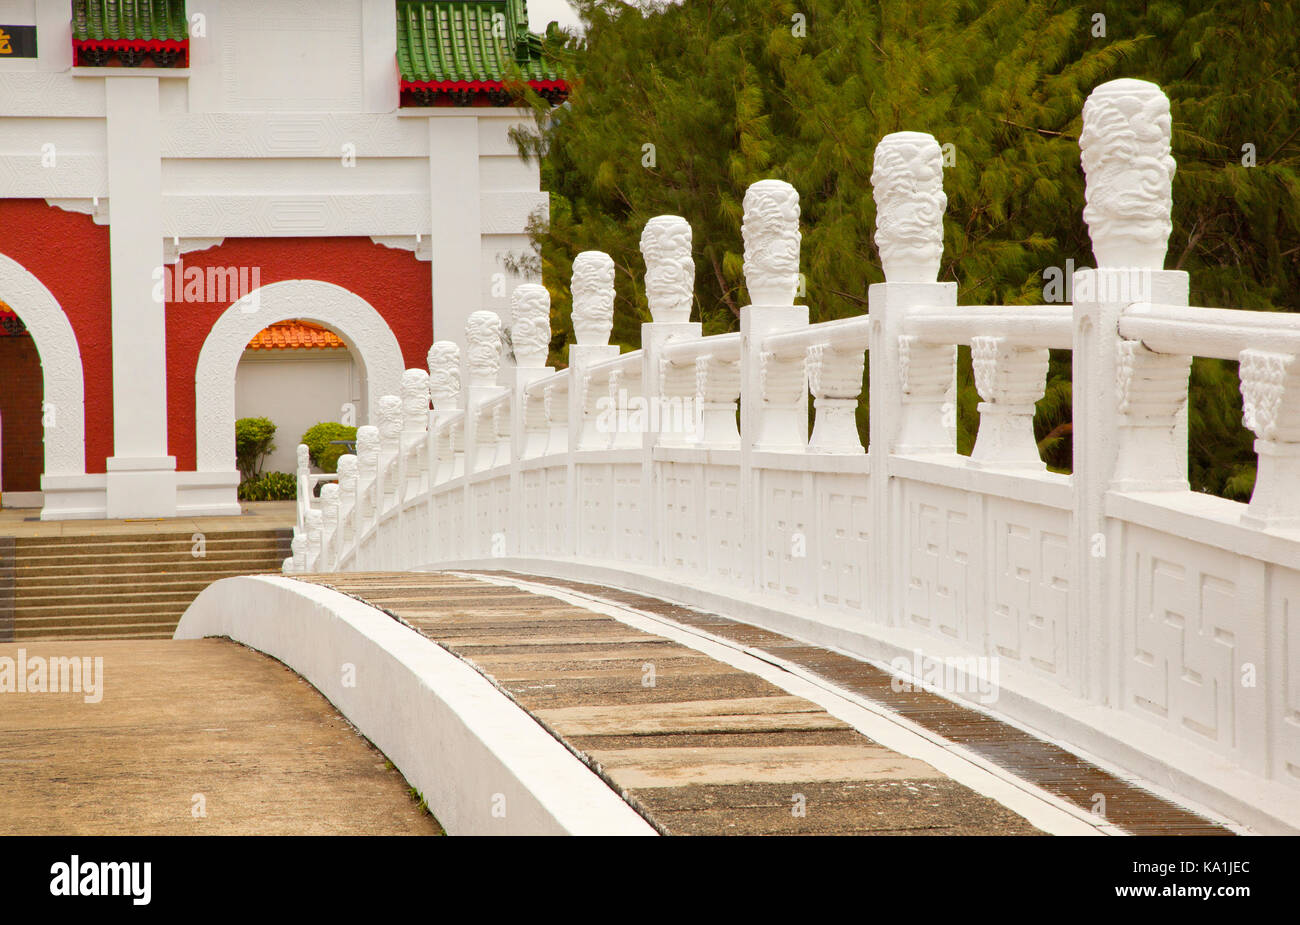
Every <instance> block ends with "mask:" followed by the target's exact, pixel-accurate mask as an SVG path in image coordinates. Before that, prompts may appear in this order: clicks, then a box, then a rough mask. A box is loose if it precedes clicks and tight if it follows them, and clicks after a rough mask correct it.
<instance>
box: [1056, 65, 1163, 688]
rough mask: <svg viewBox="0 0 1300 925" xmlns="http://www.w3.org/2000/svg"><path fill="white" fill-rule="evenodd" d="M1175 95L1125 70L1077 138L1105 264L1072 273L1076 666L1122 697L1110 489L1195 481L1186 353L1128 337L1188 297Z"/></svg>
mask: <svg viewBox="0 0 1300 925" xmlns="http://www.w3.org/2000/svg"><path fill="white" fill-rule="evenodd" d="M1170 130H1171V121H1170V115H1169V101H1168V99H1166V97H1165V95H1164V93H1162V92H1161V90H1160V88H1159V87H1157V86H1156V85H1155V84H1152V83H1147V82H1146V81H1141V80H1128V79H1125V80H1115V81H1111V82H1109V83H1105V84H1102V85H1101V86H1099V87H1097V88H1095V89H1094V90H1093V92H1092V94H1091V95H1090V96H1089V97H1088V101H1087V103H1086V104H1085V105H1084V107H1083V131H1082V133H1081V134H1080V136H1079V148H1080V153H1081V159H1082V162H1083V169H1084V174H1085V176H1086V181H1087V183H1086V190H1085V195H1086V198H1087V206H1086V207H1085V209H1084V212H1083V217H1084V221H1086V222H1087V224H1088V233H1089V235H1090V237H1091V238H1092V249H1093V253H1094V255H1095V256H1096V259H1097V269H1095V270H1088V269H1084V270H1079V271H1077V272H1076V273H1075V274H1074V279H1073V281H1072V284H1073V303H1074V357H1073V364H1074V370H1073V376H1074V388H1073V393H1074V417H1073V421H1074V475H1073V481H1074V488H1075V493H1074V496H1075V499H1076V500H1075V504H1076V509H1075V517H1074V524H1075V527H1074V529H1075V533H1074V535H1073V537H1072V542H1071V547H1072V550H1073V556H1074V565H1075V569H1074V571H1075V574H1076V575H1078V576H1079V581H1078V582H1077V585H1076V587H1073V588H1072V589H1071V608H1072V611H1073V612H1072V614H1071V621H1070V625H1071V639H1070V649H1071V652H1072V656H1071V664H1070V670H1071V674H1072V675H1073V676H1074V677H1076V678H1079V679H1080V681H1079V682H1078V686H1077V692H1078V693H1080V694H1082V695H1084V696H1086V697H1088V698H1090V699H1093V700H1095V701H1098V702H1111V703H1117V702H1118V700H1119V698H1120V696H1121V691H1120V687H1119V676H1118V672H1116V671H1115V670H1114V669H1113V667H1112V666H1114V665H1116V664H1118V662H1119V660H1120V658H1122V657H1123V656H1122V655H1121V651H1120V649H1121V647H1122V642H1121V639H1122V630H1121V628H1120V627H1119V625H1118V622H1117V621H1116V620H1115V619H1114V618H1113V617H1111V616H1110V614H1111V612H1112V609H1113V608H1112V604H1113V600H1112V599H1113V593H1112V584H1113V582H1114V581H1116V580H1118V579H1117V572H1116V570H1115V568H1114V560H1115V557H1116V556H1119V557H1121V560H1122V556H1123V550H1122V549H1118V548H1115V546H1116V544H1118V543H1119V542H1120V539H1121V534H1120V532H1119V531H1118V530H1114V529H1111V527H1110V526H1109V522H1108V520H1107V518H1106V515H1105V508H1104V504H1105V497H1106V493H1107V491H1108V490H1110V489H1111V488H1112V487H1115V488H1120V489H1162V490H1185V489H1186V487H1187V481H1186V478H1187V476H1186V472H1187V469H1186V466H1187V438H1186V433H1187V431H1186V400H1185V399H1186V382H1187V379H1186V376H1187V373H1186V369H1187V362H1188V360H1187V359H1186V358H1177V357H1161V356H1159V355H1156V354H1152V353H1151V352H1150V351H1148V350H1146V348H1145V347H1143V346H1142V345H1140V344H1136V343H1135V344H1131V345H1130V344H1125V343H1123V342H1122V341H1121V339H1120V337H1119V333H1118V331H1119V321H1120V316H1121V315H1122V313H1123V311H1124V309H1125V307H1126V306H1127V305H1129V304H1130V303H1132V302H1135V301H1154V302H1162V303H1170V304H1175V305H1186V304H1187V293H1188V279H1187V274H1186V273H1181V272H1176V271H1163V270H1161V266H1162V265H1163V262H1164V254H1165V249H1166V246H1167V241H1168V236H1169V229H1170V212H1171V209H1172V206H1173V198H1172V181H1173V174H1174V161H1173V158H1172V157H1170V144H1169V141H1170Z"/></svg>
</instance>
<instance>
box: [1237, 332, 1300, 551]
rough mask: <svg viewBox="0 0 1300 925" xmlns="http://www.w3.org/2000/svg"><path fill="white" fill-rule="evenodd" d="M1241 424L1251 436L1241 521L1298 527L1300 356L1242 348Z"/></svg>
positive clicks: (1299, 495) (1269, 525) (1256, 525)
mask: <svg viewBox="0 0 1300 925" xmlns="http://www.w3.org/2000/svg"><path fill="white" fill-rule="evenodd" d="M1239 362H1240V365H1239V366H1238V374H1239V375H1240V377H1241V397H1242V408H1243V412H1244V413H1243V416H1242V420H1243V423H1245V425H1246V426H1247V427H1249V428H1250V429H1251V430H1253V431H1254V432H1255V437H1256V440H1255V454H1256V456H1257V457H1258V468H1257V471H1256V474H1255V490H1254V492H1253V493H1252V494H1251V496H1250V504H1249V505H1248V506H1247V507H1246V512H1245V513H1244V514H1243V515H1242V518H1241V519H1242V522H1243V523H1245V524H1247V525H1249V526H1252V527H1259V528H1262V529H1277V528H1286V527H1296V526H1300V358H1298V357H1297V356H1296V355H1295V354H1292V353H1273V352H1270V351H1267V350H1243V351H1241V354H1240V357H1239Z"/></svg>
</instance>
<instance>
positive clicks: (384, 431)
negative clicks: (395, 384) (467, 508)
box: [375, 395, 402, 567]
mask: <svg viewBox="0 0 1300 925" xmlns="http://www.w3.org/2000/svg"><path fill="white" fill-rule="evenodd" d="M377 404H378V407H377V408H376V409H375V420H376V421H377V422H378V427H379V467H378V478H377V480H376V483H375V484H376V485H377V486H378V488H377V490H376V492H375V523H376V524H383V523H384V522H385V520H387V516H386V515H387V514H388V512H389V511H390V510H392V509H393V508H394V507H399V506H400V499H401V485H400V482H401V469H402V453H401V450H402V399H401V398H400V397H399V396H397V395H383V396H381V397H380V399H379V401H378V403H377ZM393 545H395V544H394V543H393V541H392V531H391V530H390V529H381V530H379V531H377V532H376V534H375V548H376V550H377V551H378V561H379V562H380V563H381V567H383V566H382V563H387V562H389V561H390V559H389V553H390V548H391V547H392V546H393Z"/></svg>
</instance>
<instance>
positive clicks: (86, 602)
mask: <svg viewBox="0 0 1300 925" xmlns="http://www.w3.org/2000/svg"><path fill="white" fill-rule="evenodd" d="M211 583H212V582H210V581H192V582H185V583H184V584H179V583H176V582H172V583H167V582H149V583H147V584H143V585H142V584H133V585H127V586H126V587H123V586H121V585H109V586H107V591H106V590H105V587H106V586H104V585H87V586H85V587H83V588H77V589H75V590H72V589H63V588H47V589H44V590H40V591H30V590H24V589H21V588H20V589H19V590H18V591H17V593H15V594H14V612H15V613H23V612H24V611H25V610H27V609H28V608H31V607H44V606H47V605H56V604H69V605H71V604H79V605H80V606H82V607H97V606H98V605H99V604H101V603H112V604H122V603H127V602H129V601H141V602H144V603H156V602H158V601H167V600H181V599H185V600H190V601H192V600H194V598H196V597H198V596H199V592H200V591H202V590H203V589H204V588H206V587H207V586H208V585H209V584H211Z"/></svg>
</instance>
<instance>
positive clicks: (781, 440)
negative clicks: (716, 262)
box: [741, 180, 808, 452]
mask: <svg viewBox="0 0 1300 925" xmlns="http://www.w3.org/2000/svg"><path fill="white" fill-rule="evenodd" d="M744 209H745V213H744V220H743V221H742V223H741V235H742V237H743V238H744V241H745V262H744V270H745V286H746V288H747V289H748V290H749V295H750V300H751V304H750V305H749V306H748V307H747V308H743V309H741V343H742V354H743V356H744V364H745V373H744V379H745V381H744V394H745V395H746V396H750V395H752V396H754V397H755V398H756V399H757V400H756V401H746V402H742V403H741V414H742V415H743V417H744V420H743V423H742V425H741V433H742V435H745V443H746V444H747V445H749V446H750V447H752V449H754V450H774V451H785V452H802V451H803V450H804V448H805V447H806V446H807V444H808V389H807V382H806V379H805V371H804V359H805V356H804V352H803V351H802V350H800V351H791V352H787V353H783V354H778V353H774V352H773V351H770V350H766V349H765V348H764V347H763V339H764V338H765V337H767V336H768V335H770V334H775V333H778V332H780V331H789V330H794V329H797V328H802V327H807V325H808V306H806V305H795V304H794V296H795V292H796V290H797V289H798V286H799V245H800V241H801V235H800V233H799V194H798V193H797V192H796V191H795V188H794V187H793V186H791V185H790V184H789V183H786V182H785V181H783V180H760V181H759V182H757V183H754V184H752V185H751V186H750V187H749V189H748V190H746V191H745V202H744Z"/></svg>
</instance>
